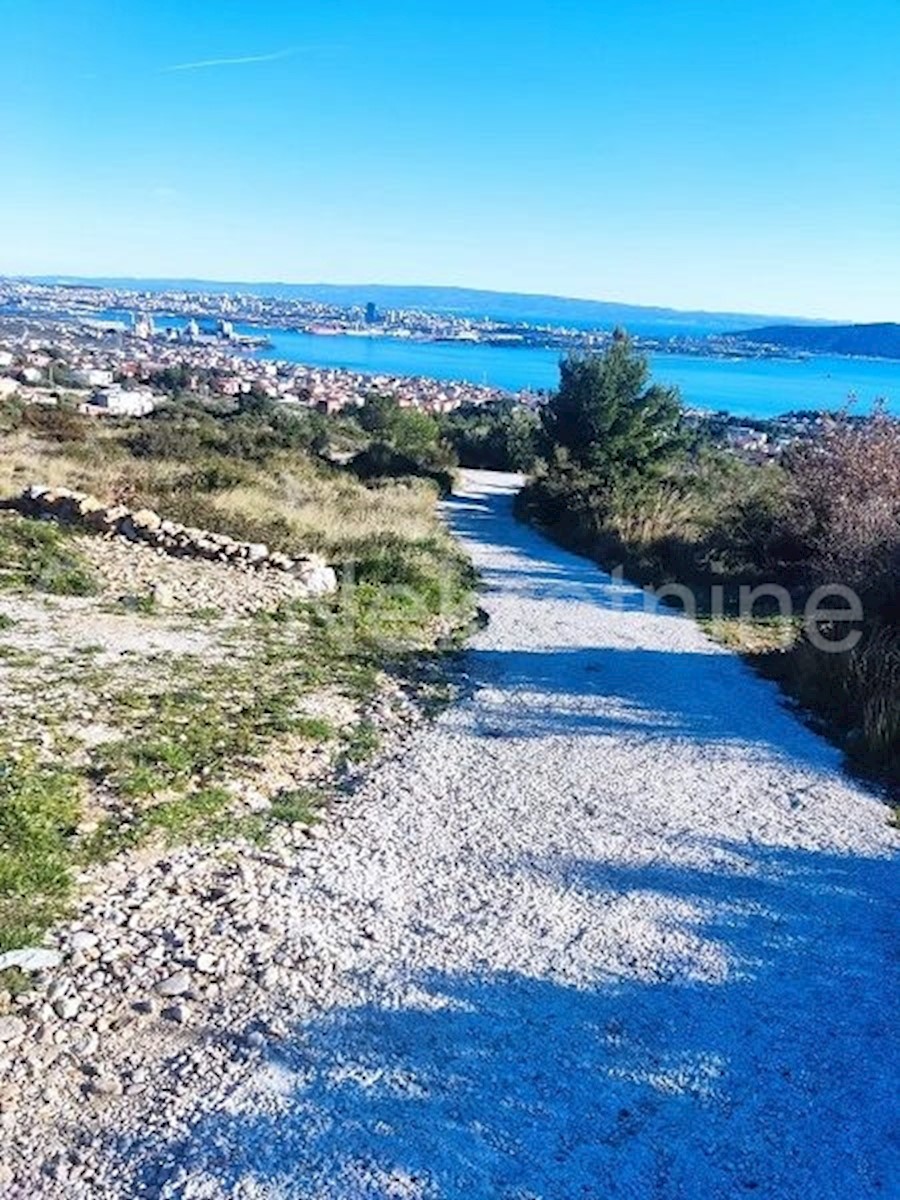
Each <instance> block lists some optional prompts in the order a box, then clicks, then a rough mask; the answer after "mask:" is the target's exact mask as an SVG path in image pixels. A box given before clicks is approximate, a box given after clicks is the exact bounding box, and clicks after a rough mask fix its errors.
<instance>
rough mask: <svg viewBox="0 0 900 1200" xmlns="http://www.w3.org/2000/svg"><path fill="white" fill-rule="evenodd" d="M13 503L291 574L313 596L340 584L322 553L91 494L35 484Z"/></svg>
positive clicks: (185, 551) (193, 553)
mask: <svg viewBox="0 0 900 1200" xmlns="http://www.w3.org/2000/svg"><path fill="white" fill-rule="evenodd" d="M14 507H15V508H16V509H17V510H18V511H19V512H21V513H23V514H24V515H25V516H28V517H39V518H43V519H51V520H55V521H61V522H64V523H65V524H68V525H76V526H78V527H79V528H82V529H87V530H92V531H94V532H95V533H101V534H105V535H106V536H107V537H120V538H124V539H126V540H127V541H129V542H143V543H146V544H148V545H150V546H154V547H156V548H157V549H158V550H159V551H161V552H162V553H165V554H173V555H177V556H179V557H182V558H202V559H207V560H209V561H212V562H220V563H222V564H224V565H227V566H229V567H233V568H237V569H239V570H244V571H282V572H286V573H289V574H291V575H293V576H294V578H295V579H298V580H299V581H300V583H301V584H303V586H304V588H305V589H306V591H307V594H308V595H310V596H322V595H325V594H327V593H328V592H333V591H335V589H336V587H337V580H336V578H335V574H334V571H333V570H332V568H331V567H329V566H328V564H327V563H326V561H325V559H324V558H322V557H321V556H320V555H318V554H309V555H303V556H301V557H297V558H291V557H289V556H288V555H286V554H281V553H280V552H278V551H277V550H270V549H269V548H268V546H265V545H263V543H262V542H238V541H236V540H235V539H234V538H231V537H229V536H228V535H227V534H224V533H212V532H211V531H210V530H208V529H196V528H194V527H193V526H190V525H181V524H179V523H178V522H177V521H168V520H166V519H165V518H164V517H161V516H160V515H159V513H157V512H154V511H153V509H150V508H141V509H130V508H126V507H125V506H124V505H122V504H116V505H107V504H104V503H103V502H102V501H101V500H98V499H97V497H96V496H91V495H90V494H89V493H87V492H75V491H71V490H70V489H69V488H49V487H41V486H40V485H38V484H32V485H31V486H30V487H27V488H25V490H24V491H23V492H22V493H21V495H20V496H19V497H18V498H17V499H16V500H15V502H14Z"/></svg>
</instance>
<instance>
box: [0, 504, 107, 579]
mask: <svg viewBox="0 0 900 1200" xmlns="http://www.w3.org/2000/svg"><path fill="white" fill-rule="evenodd" d="M0 588H10V589H14V590H21V589H23V588H33V589H34V590H36V591H40V592H52V593H55V594H56V595H59V596H92V595H94V594H95V593H96V592H97V589H98V584H97V579H96V577H95V575H94V573H93V572H92V571H91V570H90V568H89V567H88V565H87V564H86V563H85V562H84V561H83V559H82V558H81V556H80V555H79V554H78V553H77V552H76V551H75V550H74V549H73V547H72V545H71V540H70V537H69V535H68V534H67V533H65V531H63V530H61V529H60V528H59V527H58V526H55V525H51V524H49V523H45V522H40V521H30V520H28V519H26V518H25V517H10V516H6V517H4V518H3V519H2V520H0Z"/></svg>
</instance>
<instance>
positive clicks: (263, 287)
mask: <svg viewBox="0 0 900 1200" xmlns="http://www.w3.org/2000/svg"><path fill="white" fill-rule="evenodd" d="M29 278H31V279H33V280H34V281H35V282H37V283H52V284H66V283H72V284H85V285H88V286H90V285H95V286H100V287H109V288H132V289H136V290H139V291H157V292H159V291H169V290H171V289H183V290H185V291H202V292H212V293H216V292H243V293H245V294H250V295H259V296H275V297H279V298H283V299H290V300H316V301H320V302H322V303H326V304H336V305H341V306H347V305H353V304H359V305H365V304H367V303H368V302H369V301H371V302H372V303H373V304H376V305H377V306H378V307H379V308H415V309H423V310H425V311H427V312H452V313H458V314H460V315H463V316H471V317H491V318H492V319H494V320H497V321H515V322H527V323H529V324H533V325H567V326H571V327H574V328H579V329H585V328H591V329H593V328H598V327H599V328H602V329H609V328H612V327H613V326H615V325H623V326H625V328H626V329H628V330H629V331H630V332H632V333H637V334H643V335H644V336H647V337H669V336H673V335H675V334H688V335H693V336H695V337H702V336H704V335H705V334H711V333H726V332H729V331H742V330H744V329H752V328H754V327H755V326H760V325H763V324H764V323H772V322H773V321H777V320H779V319H780V320H782V321H784V320H785V319H786V318H785V317H784V316H781V317H780V318H779V317H778V316H773V315H771V314H765V315H760V314H758V313H757V314H747V313H719V312H703V311H681V310H679V309H675V308H654V307H649V306H647V305H642V304H616V303H613V302H610V301H606V300H578V299H572V298H569V297H566V296H545V295H530V294H527V293H520V292H492V291H483V290H481V289H478V288H458V287H422V286H401V285H393V284H384V283H359V284H343V283H242V282H239V281H234V282H223V281H212V280H208V279H138V278H102V279H97V278H94V279H92V278H87V277H82V276H71V275H66V276H62V275H44V276H29ZM787 319H788V320H790V321H791V323H792V324H797V325H806V324H807V322H806V320H805V319H803V318H797V317H789V318H787ZM809 323H810V324H814V322H809Z"/></svg>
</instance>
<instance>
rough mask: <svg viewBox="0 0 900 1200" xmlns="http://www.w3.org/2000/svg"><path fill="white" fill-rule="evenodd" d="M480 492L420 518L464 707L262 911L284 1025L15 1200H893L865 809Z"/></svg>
mask: <svg viewBox="0 0 900 1200" xmlns="http://www.w3.org/2000/svg"><path fill="white" fill-rule="evenodd" d="M514 487H515V480H514V479H513V478H512V477H507V476H498V475H490V474H487V473H474V472H473V473H470V474H469V475H468V477H467V486H466V489H465V491H464V493H463V494H462V495H461V496H459V497H458V498H456V499H454V500H453V501H451V502H450V503H449V504H448V506H447V508H448V514H449V516H450V519H451V520H452V522H453V524H454V526H455V528H456V530H457V531H458V533H459V535H460V536H461V538H462V539H463V542H464V544H465V545H466V547H467V549H468V550H469V551H470V552H471V553H472V555H473V557H474V559H475V562H476V564H477V566H478V567H479V569H480V570H481V571H482V573H483V576H484V580H485V583H486V587H487V590H486V592H485V595H484V598H483V604H484V607H485V608H486V609H487V611H488V613H489V614H490V623H489V624H488V625H487V627H486V628H485V629H483V630H482V631H481V632H480V633H479V634H478V635H477V636H476V638H475V639H474V643H473V648H472V650H471V651H470V652H469V653H468V655H467V656H466V661H465V668H466V671H467V673H468V676H469V678H470V681H471V691H470V695H469V696H468V698H467V699H465V700H463V701H462V702H460V703H458V704H456V705H455V706H454V707H452V708H451V709H449V710H448V711H447V712H446V713H444V714H443V715H442V716H441V717H440V718H439V719H438V720H437V721H436V722H435V723H433V724H431V725H428V726H423V727H420V728H419V729H418V730H417V731H416V732H415V734H414V735H413V736H412V738H411V739H410V740H409V741H408V743H407V745H406V747H405V749H404V751H403V753H402V754H401V755H399V756H397V757H396V758H395V759H394V760H392V761H389V762H387V763H385V764H383V765H382V766H381V767H380V768H379V769H378V770H377V771H375V772H374V773H373V775H372V776H371V778H370V779H369V781H368V782H367V783H366V784H365V785H364V787H363V789H362V791H361V792H359V793H357V794H356V795H354V796H353V797H351V798H348V800H347V801H346V802H344V803H343V804H342V805H341V806H339V807H338V809H337V811H336V813H335V818H334V822H333V825H332V827H331V828H330V830H329V831H328V832H327V834H326V836H325V837H324V838H321V839H316V840H315V841H314V842H312V843H311V844H310V847H309V848H308V849H305V850H298V851H297V852H296V856H297V857H296V861H295V865H294V867H293V868H292V869H291V870H289V871H286V872H285V873H284V874H283V876H281V877H280V878H281V880H282V882H281V883H280V885H279V886H278V887H276V888H273V889H272V890H271V892H270V894H268V895H267V896H266V900H265V913H264V915H265V921H266V923H267V927H268V928H271V929H277V930H281V931H283V932H284V935H285V939H286V942H287V944H289V945H290V947H291V948H292V950H291V953H290V954H289V955H287V956H284V955H282V959H281V961H282V963H283V964H285V963H286V964H287V966H284V965H283V966H282V967H281V968H280V970H281V975H282V983H283V990H284V994H287V995H290V996H295V997H296V999H295V1000H293V1001H292V1002H291V1003H292V1005H293V1008H292V1009H291V1012H292V1016H293V1023H292V1022H291V1021H288V1023H287V1025H286V1026H285V1027H284V1028H282V1030H281V1036H270V1033H269V1032H268V1031H267V1027H266V1025H265V1022H264V1017H265V1012H264V1011H263V1010H262V1009H261V1010H260V1022H259V1027H258V1029H256V1028H254V1029H251V1030H250V1035H249V1037H248V1033H247V1030H248V1028H249V1026H248V1025H247V1023H246V1022H244V1024H243V1025H242V1027H241V1028H235V1029H234V1030H233V1032H234V1034H235V1036H236V1037H237V1036H238V1035H240V1036H241V1037H242V1038H243V1039H244V1040H243V1044H244V1045H246V1046H247V1047H249V1049H248V1050H247V1051H243V1052H242V1053H244V1055H245V1057H244V1059H243V1060H241V1063H240V1065H239V1068H235V1069H226V1067H223V1062H224V1061H225V1060H227V1059H228V1058H229V1054H230V1051H229V1050H228V1048H227V1046H226V1047H225V1048H224V1049H223V1045H222V1042H221V1040H219V1041H215V1040H211V1041H210V1042H209V1043H208V1044H205V1043H204V1041H203V1039H202V1035H199V1034H198V1033H197V1032H196V1031H195V1032H193V1034H191V1035H190V1036H192V1037H193V1041H192V1042H189V1043H188V1049H187V1050H185V1053H184V1055H182V1057H181V1059H180V1060H179V1062H180V1063H181V1067H182V1068H183V1067H184V1064H185V1062H187V1064H188V1065H187V1068H186V1069H181V1070H180V1072H179V1071H174V1072H173V1073H172V1074H171V1075H170V1076H168V1077H167V1076H165V1075H164V1076H163V1077H162V1078H160V1079H159V1081H158V1082H156V1083H155V1084H154V1087H153V1089H152V1094H151V1095H150V1096H149V1097H147V1096H142V1097H140V1098H135V1099H133V1100H129V1099H128V1096H127V1095H126V1097H125V1099H124V1100H123V1099H116V1098H115V1097H111V1098H104V1099H103V1101H102V1103H103V1104H105V1105H107V1108H105V1109H101V1116H100V1120H99V1126H95V1128H94V1133H93V1134H92V1139H93V1140H92V1143H91V1149H90V1159H91V1166H90V1170H89V1171H88V1173H87V1176H85V1174H84V1172H85V1170H87V1168H86V1167H84V1166H83V1167H82V1169H81V1170H82V1174H81V1178H82V1179H84V1178H88V1179H90V1180H93V1183H92V1184H91V1185H90V1187H93V1189H94V1190H93V1191H91V1190H90V1187H88V1188H87V1190H79V1189H83V1188H84V1186H85V1185H84V1184H80V1185H79V1187H74V1186H72V1185H70V1184H66V1183H65V1174H66V1171H67V1170H68V1167H67V1166H66V1165H65V1164H64V1165H63V1166H62V1167H60V1168H59V1174H58V1176H57V1180H58V1182H53V1181H50V1180H48V1182H47V1184H46V1191H47V1194H48V1195H49V1194H51V1192H52V1194H54V1195H55V1194H57V1193H56V1192H55V1191H53V1189H54V1188H57V1187H58V1188H59V1192H58V1194H60V1195H69V1196H72V1195H79V1196H80V1195H97V1196H103V1197H118V1196H144V1195H147V1196H149V1195H152V1196H156V1197H160V1198H175V1197H186V1198H189V1200H190V1198H201V1197H202V1198H204V1200H220V1198H224V1197H232V1196H235V1197H244V1198H247V1200H257V1198H258V1200H262V1198H266V1200H276V1198H277V1200H287V1198H292V1200H293V1198H296V1200H301V1198H302V1200H389V1198H390V1200H394V1198H403V1200H420V1198H421V1200H425V1198H429V1200H431V1198H434V1200H438V1198H440V1200H606V1198H607V1197H627V1198H629V1200H632V1198H633V1200H646V1198H648V1197H653V1198H658V1200H682V1198H683V1200H708V1198H713V1200H715V1198H718V1197H722V1198H724V1197H742V1196H744V1195H747V1196H751V1195H753V1196H759V1197H777V1198H779V1200H792V1198H794V1197H798V1198H800V1197H802V1198H804V1200H806V1198H808V1200H831V1198H834V1200H855V1198H857V1197H876V1196H877V1197H888V1196H895V1195H898V1194H900V1175H898V1142H897V1133H896V1128H895V1129H894V1132H893V1134H892V1128H891V1121H892V1112H895V1111H896V1082H897V1072H896V1065H897V1060H896V1041H895V1029H896V1024H897V1022H896V1017H897V1012H896V1000H897V987H896V984H897V979H896V976H895V975H892V969H895V968H896V963H897V944H896V940H894V941H893V942H892V940H891V939H892V933H895V932H896V928H895V920H894V912H895V910H896V898H897V890H896V884H897V877H898V876H897V871H896V860H895V859H894V858H892V857H891V854H892V851H893V850H894V849H895V848H896V843H897V837H896V833H895V832H894V831H892V830H891V829H890V827H889V826H888V822H887V817H888V813H887V809H886V808H885V806H884V805H883V804H882V803H881V802H880V801H879V800H878V799H877V798H876V797H874V796H873V795H871V794H869V793H868V792H867V791H865V790H864V789H863V788H862V787H860V786H858V785H856V784H855V783H853V782H851V781H849V780H848V779H847V778H846V777H845V776H844V775H843V774H842V773H841V770H840V767H839V762H838V756H837V754H836V752H835V751H834V750H833V749H832V748H830V747H829V746H828V745H827V744H826V743H824V742H823V741H821V740H820V739H818V738H817V737H816V736H814V735H813V734H812V733H811V732H810V731H809V730H808V729H806V728H805V727H804V726H803V725H801V724H800V722H799V721H797V720H796V719H795V718H794V717H793V716H792V715H790V713H788V712H787V711H786V710H785V708H784V707H783V705H782V703H781V702H780V700H779V697H778V693H777V692H776V690H775V689H774V688H773V687H772V686H771V685H769V684H768V683H766V682H765V681H763V680H761V679H759V678H757V677H755V676H754V675H753V674H751V673H750V672H749V671H748V670H747V669H746V668H745V667H744V666H743V665H742V664H741V663H740V662H739V661H738V659H737V658H735V657H734V656H733V655H731V654H729V653H727V652H725V651H723V650H721V649H720V648H718V647H716V646H715V645H713V644H712V643H710V642H709V641H707V640H706V639H705V638H704V637H703V635H702V634H701V633H700V632H699V630H698V629H697V628H696V627H695V626H694V625H693V624H692V623H690V622H689V621H687V620H684V619H682V618H680V617H678V616H677V615H675V614H673V613H672V612H669V611H665V610H662V611H649V612H647V611H644V606H643V597H642V595H641V593H639V592H637V591H635V590H634V589H632V588H629V587H627V586H622V585H616V584H613V583H612V582H611V581H610V580H609V578H608V577H606V576H604V575H603V574H602V573H600V572H599V571H597V570H596V569H595V568H594V567H593V566H591V565H590V564H589V563H587V562H585V561H583V560H581V559H578V558H576V557H573V556H571V555H569V554H566V553H565V552H563V551H561V550H559V549H557V548H555V547H553V546H551V545H550V544H548V543H547V542H546V541H544V540H542V539H541V538H540V537H538V536H537V535H536V534H535V533H534V532H532V531H530V530H528V529H526V528H523V527H521V526H518V525H517V524H516V523H515V522H514V520H513V518H512V515H511V496H512V493H513V490H514ZM304 955H305V956H306V957H305V959H304V957H303V956H304ZM304 961H305V962H307V964H309V963H310V962H313V961H314V962H316V963H317V964H319V965H318V966H317V967H316V968H315V978H314V980H313V984H314V986H312V985H311V982H310V979H309V978H308V976H309V967H308V966H307V968H306V975H304V966H303V963H304ZM286 971H287V978H285V972H286ZM188 1037H189V1032H188V1031H186V1033H185V1038H188ZM248 1055H249V1057H247V1056H248ZM185 1056H186V1057H185ZM231 1057H234V1055H231ZM84 1162H86V1159H84V1158H83V1159H82V1163H84ZM32 1194H33V1192H32Z"/></svg>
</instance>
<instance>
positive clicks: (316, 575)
mask: <svg viewBox="0 0 900 1200" xmlns="http://www.w3.org/2000/svg"><path fill="white" fill-rule="evenodd" d="M294 573H295V574H296V575H297V576H298V578H299V580H300V582H301V583H302V584H303V586H304V587H305V588H306V591H307V592H308V594H309V595H310V596H327V595H329V594H330V593H331V592H334V591H337V575H335V573H334V568H333V567H326V566H324V565H321V566H311V565H308V564H306V565H304V566H303V567H302V568H301V569H300V570H296V569H295V572H294Z"/></svg>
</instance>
